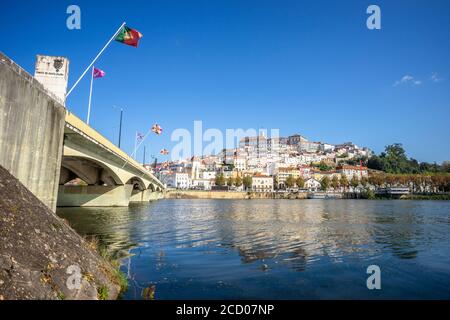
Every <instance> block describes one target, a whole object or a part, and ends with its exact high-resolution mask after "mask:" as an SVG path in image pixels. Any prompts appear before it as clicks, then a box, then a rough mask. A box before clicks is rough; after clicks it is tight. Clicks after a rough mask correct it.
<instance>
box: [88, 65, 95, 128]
mask: <svg viewBox="0 0 450 320" xmlns="http://www.w3.org/2000/svg"><path fill="white" fill-rule="evenodd" d="M93 82H94V66H92V73H91V89H90V90H89V106H88V114H87V120H86V123H87V124H89V119H90V118H91V100H92V84H93Z"/></svg>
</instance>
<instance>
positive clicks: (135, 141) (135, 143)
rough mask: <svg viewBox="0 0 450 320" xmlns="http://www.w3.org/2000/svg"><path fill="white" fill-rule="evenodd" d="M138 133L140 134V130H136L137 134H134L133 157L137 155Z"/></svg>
mask: <svg viewBox="0 0 450 320" xmlns="http://www.w3.org/2000/svg"><path fill="white" fill-rule="evenodd" d="M137 135H138V132H137V131H136V134H135V135H134V151H133V154H132V157H133V158H134V157H136V151H137V150H136V145H137Z"/></svg>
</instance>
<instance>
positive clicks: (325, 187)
mask: <svg viewBox="0 0 450 320" xmlns="http://www.w3.org/2000/svg"><path fill="white" fill-rule="evenodd" d="M320 186H321V187H322V190H323V191H327V190H328V188H329V187H330V178H328V177H327V176H325V177H323V178H322V180H320Z"/></svg>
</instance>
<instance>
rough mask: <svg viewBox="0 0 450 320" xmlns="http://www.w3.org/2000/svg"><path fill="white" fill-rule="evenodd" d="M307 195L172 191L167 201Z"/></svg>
mask: <svg viewBox="0 0 450 320" xmlns="http://www.w3.org/2000/svg"><path fill="white" fill-rule="evenodd" d="M307 197H308V194H307V193H287V192H286V193H281V192H246V191H201V190H170V191H167V192H166V199H215V200H220V199H228V200H251V199H306V198H307Z"/></svg>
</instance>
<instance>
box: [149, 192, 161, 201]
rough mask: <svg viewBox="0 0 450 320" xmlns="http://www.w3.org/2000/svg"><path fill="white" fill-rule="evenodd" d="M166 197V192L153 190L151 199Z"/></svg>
mask: <svg viewBox="0 0 450 320" xmlns="http://www.w3.org/2000/svg"><path fill="white" fill-rule="evenodd" d="M163 198H164V194H163V193H162V192H159V191H155V192H152V193H151V194H150V201H157V200H160V199H163Z"/></svg>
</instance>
